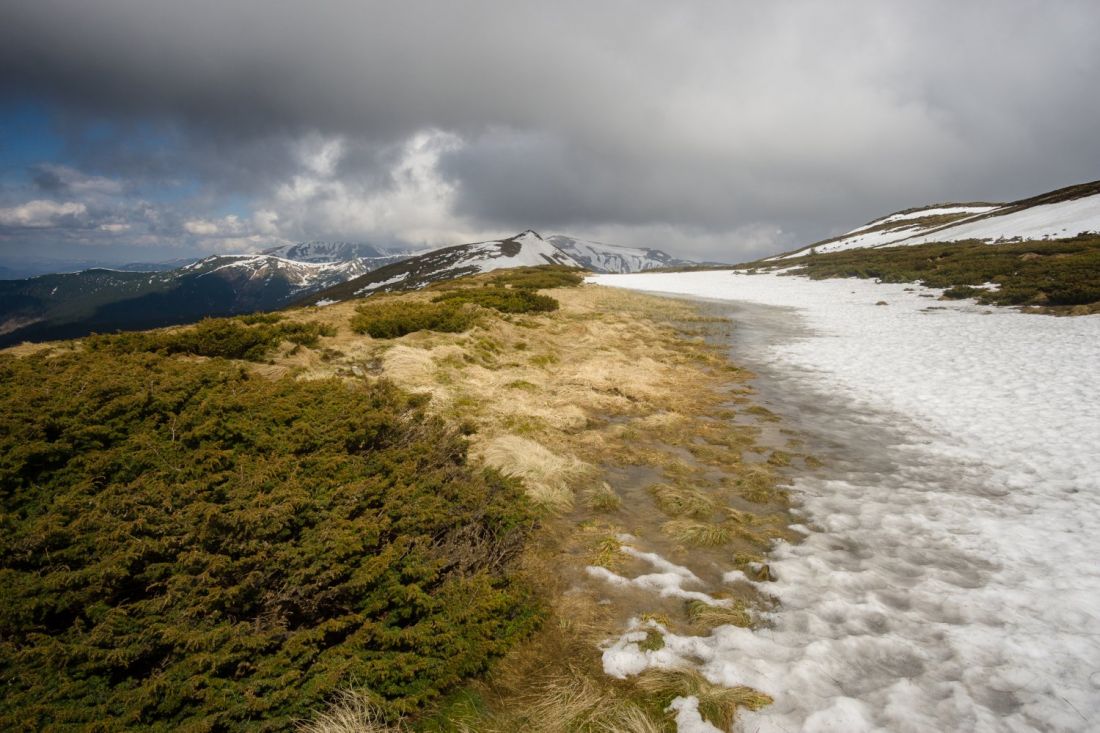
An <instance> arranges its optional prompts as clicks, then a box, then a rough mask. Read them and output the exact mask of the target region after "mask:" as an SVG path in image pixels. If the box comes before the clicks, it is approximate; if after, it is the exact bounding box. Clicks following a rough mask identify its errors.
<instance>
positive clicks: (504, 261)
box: [440, 230, 580, 272]
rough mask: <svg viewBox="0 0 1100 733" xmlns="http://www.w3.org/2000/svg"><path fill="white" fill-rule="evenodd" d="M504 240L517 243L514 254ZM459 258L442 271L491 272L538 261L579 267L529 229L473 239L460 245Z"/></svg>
mask: <svg viewBox="0 0 1100 733" xmlns="http://www.w3.org/2000/svg"><path fill="white" fill-rule="evenodd" d="M506 242H515V243H518V244H519V245H520V248H519V251H518V252H516V253H515V254H513V255H509V254H506V250H505V247H506V244H505V243H506ZM462 247H463V250H464V252H463V255H462V257H461V258H459V259H456V260H455V261H453V262H451V263H449V264H448V266H447V267H446V268H444V269H442V270H440V271H441V272H446V271H451V270H461V269H466V268H469V267H476V268H477V269H478V270H479V271H480V272H490V271H492V270H500V269H503V268H507V267H537V266H539V265H555V264H556V265H565V266H567V267H580V265H579V264H578V263H577V262H576V261H575V260H573V258H571V257H570V256H569V255H567V254H566V253H564V252H562V251H561V250H559V249H558V248H557V247H555V246H554V245H552V244H550V243H549V242H547V241H546V240H545V239H543V238H542V237H540V236H539V235H538V234H536V233H535V232H532V231H530V230H528V231H526V232H524V233H522V234H519V235H517V236H515V237H512V238H511V239H510V240H494V241H491V242H475V243H473V244H466V245H462Z"/></svg>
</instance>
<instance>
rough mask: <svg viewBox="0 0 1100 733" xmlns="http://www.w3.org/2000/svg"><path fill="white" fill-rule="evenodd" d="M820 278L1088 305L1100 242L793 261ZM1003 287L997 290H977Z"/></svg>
mask: <svg viewBox="0 0 1100 733" xmlns="http://www.w3.org/2000/svg"><path fill="white" fill-rule="evenodd" d="M791 264H793V265H797V266H798V268H799V269H798V270H797V271H796V272H795V274H800V275H808V276H809V277H811V278H814V279H822V278H829V277H861V278H877V279H879V280H882V281H883V282H918V281H919V282H921V283H922V284H924V285H927V286H928V287H933V288H947V289H948V290H947V292H946V293H944V294H945V295H946V296H947V297H949V298H967V297H976V298H977V299H978V301H979V302H981V303H986V304H995V305H1051V306H1073V305H1086V304H1090V303H1096V302H1098V301H1100V237H1098V236H1095V235H1087V236H1079V237H1073V238H1071V239H1063V240H1056V241H1049V242H1048V241H1043V242H1024V243H1019V244H985V243H983V242H958V243H950V244H923V245H914V246H908V247H883V248H881V249H853V250H846V251H843V252H829V253H825V254H814V255H808V256H806V257H801V258H799V259H797V260H793V261H785V263H784V265H783V266H784V267H786V266H788V265H791ZM989 282H992V283H995V284H997V285H998V286H999V287H998V288H996V289H980V288H975V287H974V286H976V285H982V284H985V283H989Z"/></svg>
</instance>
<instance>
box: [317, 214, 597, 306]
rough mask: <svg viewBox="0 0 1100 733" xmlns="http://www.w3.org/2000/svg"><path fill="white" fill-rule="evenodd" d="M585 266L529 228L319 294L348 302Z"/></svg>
mask: <svg viewBox="0 0 1100 733" xmlns="http://www.w3.org/2000/svg"><path fill="white" fill-rule="evenodd" d="M539 265H562V266H565V267H576V268H580V269H583V265H582V264H581V263H579V262H577V261H576V260H575V259H573V258H572V257H570V256H569V255H568V254H566V253H565V252H563V251H562V250H560V249H558V248H557V247H555V246H554V245H553V244H551V243H550V242H548V241H546V240H545V239H543V238H542V237H540V236H539V235H538V234H537V233H535V232H533V231H531V230H530V229H528V230H527V231H525V232H522V233H521V234H517V235H516V236H514V237H509V238H507V239H499V240H491V241H488V242H473V243H472V244H459V245H455V246H453V247H444V248H442V249H436V250H432V251H431V252H425V253H424V254H421V255H417V256H416V257H410V258H408V259H405V260H402V261H401V262H396V263H394V264H392V265H388V266H386V267H382V268H379V269H377V270H375V271H373V272H370V273H367V274H366V275H363V276H362V277H357V278H355V279H353V280H350V281H348V282H346V283H343V284H342V285H338V286H336V287H334V288H330V289H329V290H326V291H324V292H322V293H319V294H318V297H320V298H321V299H327V300H345V299H347V298H352V297H357V296H362V295H369V294H371V293H377V292H387V291H391V290H413V289H416V288H422V287H424V286H426V285H430V284H431V283H434V282H439V281H440V280H452V279H454V278H457V277H463V276H465V275H474V274H477V273H479V272H489V271H491V270H500V269H504V268H508V267H537V266H539Z"/></svg>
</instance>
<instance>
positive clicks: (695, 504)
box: [649, 484, 714, 519]
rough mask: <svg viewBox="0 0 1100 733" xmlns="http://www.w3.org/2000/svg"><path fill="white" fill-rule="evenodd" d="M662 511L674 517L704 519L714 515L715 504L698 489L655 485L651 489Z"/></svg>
mask: <svg viewBox="0 0 1100 733" xmlns="http://www.w3.org/2000/svg"><path fill="white" fill-rule="evenodd" d="M649 491H650V493H651V494H653V498H654V499H655V500H656V501H657V506H659V507H660V508H661V511H663V512H665V513H667V514H671V515H672V516H674V517H680V516H690V517H696V518H698V519H702V518H705V517H709V516H710V515H711V514H713V513H714V502H712V501H711V500H710V499H709V498H707V497H706V496H705V495H704V494H703V493H702V492H701V491H699V490H698V489H691V488H688V487H686V486H673V485H671V484H654V485H653V486H650V487H649Z"/></svg>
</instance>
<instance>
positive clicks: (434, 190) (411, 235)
mask: <svg viewBox="0 0 1100 733" xmlns="http://www.w3.org/2000/svg"><path fill="white" fill-rule="evenodd" d="M463 144H464V143H463V141H462V138H460V137H459V136H457V135H454V134H451V133H447V132H443V131H441V130H425V131H421V132H417V133H415V134H413V135H411V136H410V137H408V138H407V139H406V140H405V141H403V142H402V143H401V145H400V146H399V147H398V148H397V149H396V150H395V151H392V152H394V153H395V155H393V156H392V157H393V158H394V159H395V162H394V163H393V164H392V165H391V167H390V169H389V171H387V173H386V175H385V176H384V177H383V182H382V183H381V184H379V182H378V180H377V179H371V180H356V179H354V178H350V177H336V176H335V167H336V163H335V161H336V160H337V159H338V157H339V155H343V154H344V151H345V147H344V143H343V142H342V141H340V140H336V141H329V142H327V143H326V142H322V141H318V140H317V139H312V140H311V142H310V144H309V145H310V146H311V147H310V149H312V150H314V151H315V155H314V156H313V157H309V156H305V157H303V158H302V166H303V168H304V170H302V171H300V172H299V173H297V174H296V175H294V176H293V177H292V178H291V179H290V180H288V181H286V182H285V183H283V184H282V185H280V186H278V187H277V189H276V190H275V193H274V196H273V200H272V201H270V202H268V203H267V205H265V209H264V210H263V211H265V212H266V213H270V210H277V211H279V212H280V213H279V215H278V217H273V216H266V217H264V221H265V222H267V223H269V224H271V225H272V226H274V225H275V222H276V220H277V221H278V228H279V230H280V231H281V232H282V233H283V235H284V236H288V235H289V234H290V233H292V232H293V233H297V234H298V235H299V236H303V235H304V236H307V237H312V236H318V237H328V236H335V237H341V238H351V239H366V240H368V241H393V240H400V241H403V242H408V243H415V244H430V245H438V244H453V243H456V242H461V241H469V240H470V238H476V237H477V236H478V235H480V234H481V232H480V231H478V230H476V229H473V228H471V227H470V226H469V225H468V223H467V222H465V221H464V220H463V219H462V217H460V216H458V215H456V214H455V211H454V208H455V207H454V202H455V186H454V184H452V183H451V182H449V181H447V180H446V179H445V178H444V177H443V176H442V175H441V173H440V170H439V162H440V157H441V156H442V155H443V154H444V153H447V152H450V151H453V150H455V149H457V148H459V147H461V146H462V145H463ZM316 151H320V152H316ZM334 151H335V152H334ZM258 213H259V212H258Z"/></svg>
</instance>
